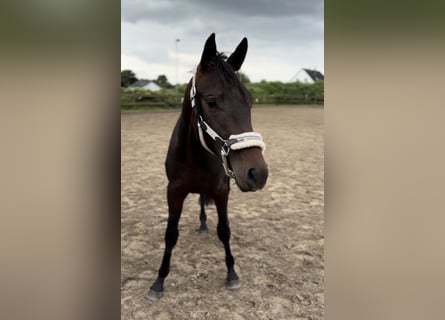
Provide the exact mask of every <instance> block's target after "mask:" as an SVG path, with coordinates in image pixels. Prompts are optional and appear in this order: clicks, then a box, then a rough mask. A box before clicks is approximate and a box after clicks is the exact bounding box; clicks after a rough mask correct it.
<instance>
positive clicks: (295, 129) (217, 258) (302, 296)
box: [121, 107, 324, 320]
mask: <svg viewBox="0 0 445 320" xmlns="http://www.w3.org/2000/svg"><path fill="white" fill-rule="evenodd" d="M178 115H179V111H176V110H175V111H149V112H123V113H122V116H121V126H122V127H121V128H122V129H121V139H122V146H121V161H122V162H121V170H122V173H121V184H122V186H121V188H122V189H121V190H122V191H121V192H122V194H121V200H122V227H121V228H122V229H121V245H122V249H121V318H122V319H159V320H167V319H181V320H182V319H184V320H189V319H225V320H231V319H234V320H237V319H274V320H275V319H322V318H323V309H324V280H323V279H324V261H323V247H324V237H323V218H324V217H323V199H324V192H323V182H324V181H323V176H324V168H323V146H324V141H323V109H322V108H319V107H311V108H309V107H308V108H306V107H256V108H255V107H254V108H253V110H252V119H253V127H254V129H255V131H257V132H260V133H261V134H262V136H263V139H264V140H265V142H266V151H265V158H266V161H267V162H268V165H269V179H268V182H267V184H266V187H265V188H264V189H263V190H261V191H257V192H254V193H252V192H249V193H242V192H241V191H239V189H238V188H237V187H236V186H235V185H234V184H233V183H232V188H231V192H230V198H229V219H230V226H231V230H232V238H231V246H232V253H233V256H234V257H235V269H236V270H237V272H238V275H239V276H240V279H241V288H240V289H239V290H237V291H229V290H227V289H226V288H225V277H226V266H225V263H224V248H223V246H222V244H221V242H220V241H219V239H218V236H217V234H216V223H217V216H216V210H215V207H214V206H210V207H208V209H207V213H208V226H209V234H207V235H201V234H198V233H197V232H196V229H197V228H198V226H199V204H198V195H195V194H191V195H189V196H188V197H187V199H186V201H185V203H184V209H183V213H182V216H181V221H180V228H179V233H180V234H179V240H178V244H177V245H176V247H175V249H174V251H173V256H172V261H171V262H172V264H171V270H170V274H169V276H168V277H167V279H166V280H165V285H164V286H165V287H164V289H165V291H164V296H163V297H162V299H161V300H159V301H157V302H151V301H149V300H147V299H146V298H145V295H146V293H147V291H148V289H149V287H150V286H151V284H152V282H153V281H154V280H155V278H156V275H157V270H158V268H159V266H160V263H161V259H162V255H163V248H164V240H163V237H164V232H165V228H166V221H167V200H166V186H167V179H166V176H165V170H164V160H165V156H166V152H167V147H168V142H169V139H170V134H171V131H172V129H173V127H174V124H175V122H176V120H177V117H178Z"/></svg>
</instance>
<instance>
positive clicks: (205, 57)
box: [199, 33, 216, 71]
mask: <svg viewBox="0 0 445 320" xmlns="http://www.w3.org/2000/svg"><path fill="white" fill-rule="evenodd" d="M215 57H216V42H215V34H214V33H212V34H211V35H210V36H209V38H208V39H207V41H206V43H205V45H204V50H203V51H202V56H201V62H200V63H199V65H200V67H201V70H202V71H205V70H207V69H208V66H209V63H210V61H212V60H213V59H215Z"/></svg>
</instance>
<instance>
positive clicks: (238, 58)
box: [227, 37, 247, 71]
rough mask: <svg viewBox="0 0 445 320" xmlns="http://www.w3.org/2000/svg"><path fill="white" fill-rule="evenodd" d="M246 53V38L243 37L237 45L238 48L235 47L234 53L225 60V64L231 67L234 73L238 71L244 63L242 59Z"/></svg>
mask: <svg viewBox="0 0 445 320" xmlns="http://www.w3.org/2000/svg"><path fill="white" fill-rule="evenodd" d="M246 53H247V38H245V37H244V39H243V40H241V42H240V43H239V45H238V47H236V49H235V51H234V52H233V53H232V54H231V55H230V57H229V58H228V59H227V62H228V63H229V64H230V65H231V66H232V67H233V69H234V70H235V71H238V70H239V69H240V68H241V65H242V64H243V62H244V58H246Z"/></svg>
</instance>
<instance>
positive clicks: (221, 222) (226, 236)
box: [215, 191, 241, 289]
mask: <svg viewBox="0 0 445 320" xmlns="http://www.w3.org/2000/svg"><path fill="white" fill-rule="evenodd" d="M228 199H229V191H227V193H224V194H222V195H219V196H218V197H215V204H216V210H217V212H218V226H217V231H218V237H219V239H220V240H221V242H222V243H223V245H224V249H225V251H226V266H227V282H226V287H227V289H238V288H239V287H240V286H241V282H240V280H239V278H238V275H237V274H236V272H235V269H234V266H235V259H234V258H233V256H232V252H231V250H230V227H229V218H228V215H227V203H228Z"/></svg>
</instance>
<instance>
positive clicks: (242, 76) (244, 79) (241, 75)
mask: <svg viewBox="0 0 445 320" xmlns="http://www.w3.org/2000/svg"><path fill="white" fill-rule="evenodd" d="M238 76H239V79H240V80H241V82H242V83H244V84H248V83H250V79H249V77H248V76H247V74H245V73H243V72H241V71H238Z"/></svg>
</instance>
